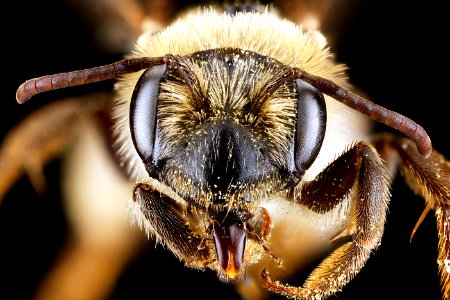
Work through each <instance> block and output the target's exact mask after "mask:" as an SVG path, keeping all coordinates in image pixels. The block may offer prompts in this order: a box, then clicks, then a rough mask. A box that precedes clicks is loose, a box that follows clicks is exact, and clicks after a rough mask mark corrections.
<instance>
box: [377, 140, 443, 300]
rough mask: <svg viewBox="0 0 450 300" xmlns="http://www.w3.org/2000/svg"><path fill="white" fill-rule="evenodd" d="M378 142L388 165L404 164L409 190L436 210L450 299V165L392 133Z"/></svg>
mask: <svg viewBox="0 0 450 300" xmlns="http://www.w3.org/2000/svg"><path fill="white" fill-rule="evenodd" d="M374 142H375V146H376V147H377V148H379V149H380V150H379V152H380V154H381V155H382V157H383V158H385V160H386V161H391V160H392V161H393V162H394V163H396V162H397V161H396V160H398V159H399V160H400V174H401V175H402V176H403V177H404V178H405V181H406V183H407V184H408V186H409V187H410V188H411V189H412V190H413V191H414V192H415V193H417V194H418V195H421V196H422V197H423V198H424V199H425V201H426V204H427V207H430V208H432V209H434V210H435V215H436V218H437V229H438V236H439V246H438V259H437V263H438V266H439V273H440V276H441V285H442V292H443V295H444V299H446V300H447V299H450V161H448V160H447V159H446V158H445V157H444V156H443V155H441V154H440V153H438V152H437V151H434V150H433V152H432V153H431V155H430V156H429V157H428V158H424V157H423V156H422V155H420V154H419V153H418V152H417V150H416V146H415V145H414V143H413V142H412V141H410V140H409V139H406V138H399V137H396V136H394V135H392V134H389V133H383V134H380V135H378V136H377V137H376V138H375V141H374ZM420 221H421V220H419V222H418V224H419V225H420Z"/></svg>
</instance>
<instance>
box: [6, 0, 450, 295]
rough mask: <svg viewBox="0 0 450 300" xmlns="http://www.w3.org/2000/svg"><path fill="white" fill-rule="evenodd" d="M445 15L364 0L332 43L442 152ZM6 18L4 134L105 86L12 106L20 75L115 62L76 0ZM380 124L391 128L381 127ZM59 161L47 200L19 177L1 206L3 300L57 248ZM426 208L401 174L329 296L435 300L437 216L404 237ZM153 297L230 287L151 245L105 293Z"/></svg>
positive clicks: (376, 93) (436, 5) (378, 97)
mask: <svg viewBox="0 0 450 300" xmlns="http://www.w3.org/2000/svg"><path fill="white" fill-rule="evenodd" d="M185 3H186V2H185ZM180 6H181V5H180ZM444 11H446V10H445V9H444V6H443V4H441V1H434V0H430V1H416V2H413V1H387V0H381V1H360V2H358V7H357V9H355V10H354V11H353V13H352V14H351V17H350V19H348V25H349V26H348V28H346V29H345V31H343V32H342V33H341V37H340V41H339V43H337V44H336V46H335V47H334V48H335V51H336V53H337V58H338V60H339V61H342V62H344V63H346V64H347V65H348V66H349V67H350V70H349V72H348V73H349V75H350V78H351V81H352V83H354V84H355V86H357V87H359V88H360V89H361V90H363V91H364V92H365V93H366V94H367V95H368V96H369V97H370V98H371V99H374V100H375V101H376V102H378V103H380V104H382V105H384V106H385V107H387V108H389V109H391V110H394V111H398V112H400V113H402V114H404V115H406V116H408V117H410V118H411V119H413V120H415V121H416V122H418V123H419V124H421V125H422V126H423V127H424V128H425V129H426V130H427V131H428V133H429V135H430V137H431V139H432V141H433V145H434V147H435V148H436V149H439V150H440V151H441V153H443V154H444V155H445V156H446V157H447V158H450V144H449V143H448V136H449V134H448V131H449V128H450V126H449V125H448V122H449V118H448V115H449V114H448V112H447V108H446V107H447V106H448V105H446V103H447V102H448V98H449V97H448V82H447V79H448V48H447V47H446V46H444V43H443V41H445V40H446V39H448V29H449V27H448V20H447V19H444V18H445V17H447V18H448V16H443V12H444ZM4 15H5V16H6V15H8V21H6V19H5V18H2V22H3V23H4V24H3V26H2V28H3V29H2V30H3V34H2V36H3V43H2V45H3V46H2V49H3V55H2V57H3V61H4V63H3V64H2V65H3V70H4V71H5V72H3V76H2V78H3V79H2V82H3V84H2V86H3V88H2V101H1V105H2V106H1V108H0V140H2V139H3V137H4V136H5V134H6V133H7V132H8V130H9V129H11V128H13V127H14V126H15V124H17V123H18V122H19V121H20V120H21V119H22V118H24V117H25V116H26V115H27V114H29V113H30V112H32V111H34V110H35V109H37V108H39V107H41V106H42V105H43V104H45V103H47V102H50V101H52V100H55V99H58V98H61V97H66V96H76V95H81V94H85V93H89V92H90V91H94V90H97V89H109V88H111V87H112V83H111V82H105V83H101V84H98V85H90V86H85V87H81V88H76V89H67V90H64V91H56V92H52V93H48V94H45V95H39V96H37V97H36V98H35V99H33V101H30V102H29V103H27V104H25V105H19V104H17V103H16V102H15V91H16V88H17V87H18V86H19V84H20V83H22V82H23V81H25V80H26V79H29V78H32V77H36V76H41V75H44V74H52V73H58V72H63V71H68V70H78V69H82V68H88V67H93V66H98V65H102V64H107V63H111V62H114V61H116V60H118V59H120V57H118V55H117V54H111V53H110V54H105V53H104V51H103V50H102V49H101V48H100V47H98V45H97V44H96V43H95V42H94V36H93V34H92V32H91V31H90V30H89V28H88V26H86V25H85V24H84V23H83V22H84V21H83V18H81V17H80V15H79V13H78V12H77V11H76V9H74V6H73V1H72V2H70V4H69V2H67V1H29V2H25V3H24V2H22V1H12V2H9V8H8V9H6V7H5V9H4ZM377 128H378V129H379V130H389V129H388V128H386V127H385V126H383V125H378V126H377ZM59 166H60V161H59V160H58V159H57V160H55V161H52V162H51V163H50V164H49V165H48V166H47V167H46V169H45V174H46V175H47V180H48V186H49V191H48V193H47V194H46V197H45V198H38V197H37V196H36V193H35V192H34V190H33V189H32V187H31V185H30V183H29V181H28V179H27V178H24V179H22V180H21V181H19V182H18V183H17V185H16V186H14V187H13V188H12V189H11V190H10V192H9V193H8V194H7V195H6V198H5V199H4V201H3V203H2V206H1V207H0V278H2V279H1V280H0V299H30V298H31V297H32V294H33V291H34V290H35V288H36V287H37V286H38V284H39V283H40V281H41V280H42V278H43V277H44V275H45V274H46V272H47V270H48V268H49V267H50V266H51V264H52V262H54V260H55V257H56V256H57V254H58V251H59V247H60V246H61V245H62V244H63V241H64V238H65V235H66V233H67V222H66V219H65V216H64V211H63V208H62V204H61V201H60V191H59V190H58V186H59V181H58V180H59V177H58V176H59ZM0 176H1V174H0ZM423 209H424V202H423V201H422V199H420V198H418V197H416V196H415V195H414V194H413V193H412V192H411V191H410V190H409V189H408V188H407V187H406V186H405V185H404V183H403V182H402V180H401V178H397V180H396V181H395V183H394V186H393V190H392V200H391V203H390V205H389V215H388V219H387V224H386V231H385V234H384V236H383V240H382V244H381V246H380V248H379V249H378V250H377V251H376V252H375V253H374V254H373V255H372V256H371V258H370V259H369V261H368V263H367V264H366V266H365V267H364V268H363V269H362V271H361V272H360V273H359V274H358V275H357V276H356V278H355V279H354V280H353V281H351V283H350V284H348V285H347V286H346V287H344V289H343V291H342V292H341V293H338V294H337V295H336V296H333V297H331V299H386V298H399V299H440V293H439V290H440V287H439V280H438V275H437V265H436V256H437V243H438V240H437V232H436V222H435V219H434V216H433V214H429V215H428V216H427V217H426V219H425V221H424V222H423V224H422V226H421V227H420V228H419V230H418V232H417V233H416V235H415V237H414V239H413V241H412V243H410V242H409V238H410V234H411V231H412V229H413V227H414V225H415V223H416V221H417V219H418V218H419V216H420V214H421V213H422V211H423ZM155 293H158V294H159V295H161V294H162V295H168V296H170V297H171V298H172V297H173V298H193V299H236V298H237V294H235V292H234V291H233V288H232V287H231V286H227V285H225V284H222V283H221V282H220V281H218V280H217V279H216V277H215V275H214V274H213V273H212V272H209V271H207V272H203V273H202V272H197V271H190V270H187V269H185V268H184V267H183V265H182V263H180V262H179V261H178V260H177V259H176V258H174V256H173V255H172V254H171V253H169V252H168V251H165V250H163V249H162V248H161V247H157V248H156V249H154V247H153V246H151V245H149V246H148V248H147V249H145V250H144V251H142V252H141V253H140V254H139V255H137V257H136V258H135V259H134V260H133V261H132V263H131V264H130V265H129V266H128V267H127V269H125V270H124V271H123V274H122V275H121V277H120V279H119V281H118V282H117V285H116V286H115V288H114V290H113V292H112V295H111V297H110V298H109V299H136V298H139V299H153V298H155V295H156V294H155ZM165 293H167V294H165ZM158 298H159V297H158ZM164 298H166V297H164Z"/></svg>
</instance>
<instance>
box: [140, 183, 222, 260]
mask: <svg viewBox="0 0 450 300" xmlns="http://www.w3.org/2000/svg"><path fill="white" fill-rule="evenodd" d="M157 187H158V188H157ZM162 189H164V187H163V188H162ZM160 190H161V184H160V183H157V182H154V183H153V182H150V184H143V183H139V184H137V185H136V186H135V188H134V192H133V201H134V203H135V204H136V205H137V208H138V210H139V211H140V213H139V212H138V213H137V214H136V211H134V213H135V216H134V217H137V222H138V223H140V224H143V225H144V227H145V229H146V231H147V233H148V234H151V235H155V236H156V239H157V241H159V242H161V243H163V244H164V245H165V246H166V247H168V248H169V249H170V250H171V251H172V252H173V253H174V254H176V256H177V257H178V258H179V259H180V260H182V261H185V262H186V264H187V265H188V266H189V267H193V268H200V269H202V268H204V267H206V266H208V265H209V263H210V262H211V261H212V258H213V255H214V254H212V253H211V252H210V249H211V248H210V247H209V245H205V243H207V241H205V239H204V235H205V234H204V233H202V231H201V229H200V228H198V227H194V226H193V225H192V223H193V222H189V217H188V215H189V214H190V212H189V211H188V210H187V209H186V207H187V206H186V204H185V203H183V202H184V201H183V199H180V198H179V197H177V196H176V195H172V196H169V195H168V193H170V192H168V193H164V192H161V191H160ZM177 198H178V199H177ZM140 214H142V216H140ZM206 231H207V230H206ZM203 232H205V230H204V231H203Z"/></svg>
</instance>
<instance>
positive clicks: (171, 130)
mask: <svg viewBox="0 0 450 300" xmlns="http://www.w3.org/2000/svg"><path fill="white" fill-rule="evenodd" d="M130 113H131V117H130V122H131V123H130V124H131V126H130V128H131V130H132V138H133V142H134V145H135V148H136V150H137V152H138V154H139V156H140V157H141V159H142V161H143V162H144V164H145V166H146V170H147V172H148V173H149V175H150V176H151V177H154V178H157V179H158V180H160V181H162V182H164V183H165V184H167V185H169V186H171V187H172V188H173V189H174V190H176V191H178V192H179V193H180V196H182V197H184V198H186V199H191V200H192V201H194V202H202V201H204V202H203V204H205V203H208V205H209V203H210V204H211V205H213V206H214V205H218V206H219V207H222V206H223V205H224V204H228V205H229V204H230V203H238V204H237V205H238V206H245V205H247V203H252V202H253V201H255V199H258V198H263V197H264V196H265V195H267V194H272V193H274V192H276V191H278V190H280V189H282V188H285V187H286V186H288V185H292V184H293V183H294V184H296V183H297V182H298V181H299V180H300V178H301V175H302V174H303V173H304V172H305V171H306V169H307V168H308V167H309V166H310V165H311V164H312V162H313V161H314V159H315V157H316V156H317V154H318V152H319V149H320V146H321V144H322V141H323V137H324V134H325V125H326V109H325V101H324V98H323V95H322V93H320V92H319V91H318V90H317V89H316V88H314V87H312V86H311V85H309V84H307V83H305V82H303V81H301V80H295V79H294V73H293V72H292V69H291V68H289V67H287V66H285V65H283V64H281V63H279V62H277V61H276V60H274V59H271V58H268V57H266V56H262V55H260V54H256V53H253V52H249V51H243V50H240V49H230V48H226V49H214V50H208V51H201V52H197V53H194V54H192V55H189V56H185V57H173V58H172V60H171V61H170V63H169V64H168V65H167V66H166V65H161V66H156V67H152V68H150V69H148V70H147V71H145V72H144V73H143V74H142V76H141V78H140V79H139V81H138V83H137V85H136V88H135V90H134V93H133V97H132V101H131V110H130ZM293 178H294V179H295V180H292V179H293ZM200 199H202V200H200ZM235 200H236V201H235Z"/></svg>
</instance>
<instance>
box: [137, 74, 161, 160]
mask: <svg viewBox="0 0 450 300" xmlns="http://www.w3.org/2000/svg"><path fill="white" fill-rule="evenodd" d="M166 70H167V66H166V65H160V66H155V67H152V68H150V69H148V70H146V71H145V72H144V73H143V74H142V75H141V77H140V78H139V81H138V82H137V84H136V87H135V88H134V91H133V96H132V98H131V104H130V129H131V137H132V139H133V143H134V147H135V148H136V150H137V152H138V154H139V156H140V157H141V159H142V160H143V161H148V160H153V150H154V146H155V132H156V111H157V105H158V95H159V84H160V83H161V80H162V79H163V78H164V75H165V73H166Z"/></svg>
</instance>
